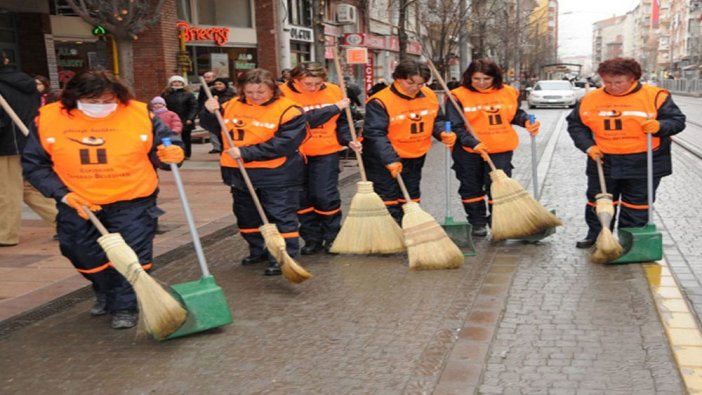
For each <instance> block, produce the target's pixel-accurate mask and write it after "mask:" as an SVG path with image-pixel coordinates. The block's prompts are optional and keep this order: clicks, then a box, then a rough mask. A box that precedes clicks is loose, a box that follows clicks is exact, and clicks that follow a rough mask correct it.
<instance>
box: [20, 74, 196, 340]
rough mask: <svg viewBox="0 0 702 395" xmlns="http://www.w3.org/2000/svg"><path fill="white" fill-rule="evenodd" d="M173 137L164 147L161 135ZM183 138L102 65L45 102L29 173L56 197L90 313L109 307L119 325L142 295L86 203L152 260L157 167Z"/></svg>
mask: <svg viewBox="0 0 702 395" xmlns="http://www.w3.org/2000/svg"><path fill="white" fill-rule="evenodd" d="M165 137H169V138H171V139H172V140H173V142H174V143H175V144H176V145H171V146H169V147H164V146H163V145H162V144H161V141H162V139H163V138H165ZM180 144H181V143H180V138H178V135H177V134H175V133H173V132H172V131H171V130H169V129H168V128H166V127H165V126H164V125H163V123H161V121H160V120H158V118H156V117H154V118H152V117H151V115H150V114H149V111H148V109H147V107H146V104H145V103H141V102H138V101H136V100H134V97H133V95H132V93H131V92H130V91H129V88H127V86H126V85H124V84H123V83H122V82H121V81H119V80H117V79H116V78H115V77H114V76H113V75H111V74H109V73H107V72H105V71H87V72H82V73H79V74H76V75H75V76H74V77H73V78H71V79H70V80H69V81H68V82H67V83H66V86H65V88H64V90H63V92H62V94H61V100H60V101H59V102H56V103H52V104H48V105H46V106H44V107H42V108H41V110H40V112H39V117H38V118H37V121H36V126H35V127H34V128H33V130H32V133H31V134H30V138H29V142H28V143H27V148H26V150H25V155H24V156H23V158H22V166H23V169H24V175H25V177H26V178H27V179H28V180H29V182H31V183H32V185H34V186H35V187H36V188H37V189H39V190H40V191H41V192H42V193H43V194H44V195H45V196H47V197H51V198H53V199H55V200H56V202H58V203H59V204H58V208H59V214H58V235H59V244H60V248H61V254H62V255H63V256H65V257H66V258H68V260H70V261H71V263H72V264H73V266H74V267H75V268H76V270H78V272H79V273H81V274H82V275H83V276H84V277H85V278H86V279H88V280H89V281H91V283H92V286H93V290H94V291H95V295H96V299H97V301H96V303H95V305H94V306H93V307H92V308H91V309H90V314H92V315H104V314H108V313H111V314H112V321H111V326H112V328H115V329H124V328H131V327H133V326H134V325H136V321H137V301H136V295H135V294H134V290H133V289H132V287H131V285H130V284H129V282H128V281H127V280H126V279H125V278H124V277H123V276H122V275H121V274H119V272H117V271H116V270H115V269H114V268H112V266H111V265H110V262H109V259H108V258H107V256H106V255H105V253H104V251H103V250H102V248H101V247H100V245H99V244H98V243H97V239H98V238H99V237H100V236H101V235H100V232H99V231H98V230H97V229H96V228H95V226H94V225H93V224H92V223H91V222H90V221H88V216H87V214H86V213H85V212H83V207H84V206H85V207H88V208H89V209H90V210H91V211H95V212H96V214H95V215H96V216H97V217H98V218H99V219H100V221H101V222H102V223H103V225H105V227H106V228H107V229H108V231H109V232H111V233H120V234H121V235H122V237H123V238H124V241H125V242H126V243H127V244H128V245H129V247H131V248H132V249H133V250H134V252H135V253H136V254H137V256H138V257H139V262H140V263H141V264H142V266H143V267H144V269H145V270H147V271H148V270H149V269H150V268H151V267H152V262H153V238H154V232H155V230H156V217H157V215H158V213H159V210H158V208H157V207H156V195H157V194H158V175H157V174H156V167H159V168H161V169H164V170H169V169H170V167H169V166H168V163H180V162H181V161H182V160H183V157H184V155H183V150H182V148H181V147H179V145H180Z"/></svg>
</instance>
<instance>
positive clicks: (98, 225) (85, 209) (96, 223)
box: [81, 206, 110, 236]
mask: <svg viewBox="0 0 702 395" xmlns="http://www.w3.org/2000/svg"><path fill="white" fill-rule="evenodd" d="M81 209H83V212H84V213H86V214H88V218H90V222H92V223H93V225H94V226H95V227H96V228H97V230H98V231H99V232H100V234H101V235H103V236H105V235H106V234H109V233H110V232H109V231H108V230H107V228H105V225H103V224H102V222H100V220H99V219H98V217H97V216H96V215H95V213H93V212H92V211H90V209H89V208H88V207H86V206H81Z"/></svg>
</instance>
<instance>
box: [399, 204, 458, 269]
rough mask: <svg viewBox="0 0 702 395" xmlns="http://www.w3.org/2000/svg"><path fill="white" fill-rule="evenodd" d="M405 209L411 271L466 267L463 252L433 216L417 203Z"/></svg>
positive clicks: (406, 206) (405, 230) (406, 242)
mask: <svg viewBox="0 0 702 395" xmlns="http://www.w3.org/2000/svg"><path fill="white" fill-rule="evenodd" d="M402 209H403V210H404V213H405V215H404V217H403V218H402V232H403V234H404V236H405V245H406V246H407V255H408V258H409V267H410V269H412V270H431V269H455V268H458V267H461V265H463V260H464V257H463V252H461V250H460V249H459V248H458V247H457V246H456V244H454V242H453V241H452V240H451V239H450V238H449V237H448V235H447V234H446V232H445V231H444V229H443V228H442V227H441V226H440V225H439V223H438V222H436V220H435V219H434V218H433V217H432V216H431V215H429V214H428V213H426V212H425V211H424V210H422V209H421V207H419V205H418V204H417V203H414V202H408V203H406V204H404V205H403V206H402Z"/></svg>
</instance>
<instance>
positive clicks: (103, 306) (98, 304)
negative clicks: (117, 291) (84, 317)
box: [88, 293, 107, 316]
mask: <svg viewBox="0 0 702 395" xmlns="http://www.w3.org/2000/svg"><path fill="white" fill-rule="evenodd" d="M88 312H89V313H90V315H92V316H99V315H105V314H107V295H105V294H103V293H96V294H95V304H94V305H93V307H91V308H90V310H88Z"/></svg>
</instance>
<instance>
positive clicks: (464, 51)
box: [458, 0, 471, 72]
mask: <svg viewBox="0 0 702 395" xmlns="http://www.w3.org/2000/svg"><path fill="white" fill-rule="evenodd" d="M458 1H459V2H460V4H461V6H460V7H461V8H460V9H461V14H460V15H461V18H460V20H461V28H460V30H459V32H460V33H459V34H458V46H459V48H458V56H459V57H460V59H461V65H460V67H459V70H460V72H463V69H464V68H465V67H468V64H469V63H470V62H471V56H470V55H471V54H470V50H469V49H468V10H469V8H470V6H471V4H470V0H458Z"/></svg>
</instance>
